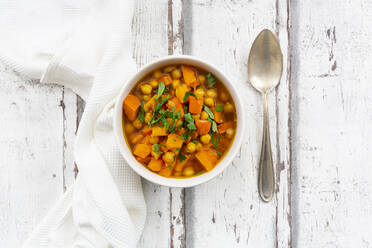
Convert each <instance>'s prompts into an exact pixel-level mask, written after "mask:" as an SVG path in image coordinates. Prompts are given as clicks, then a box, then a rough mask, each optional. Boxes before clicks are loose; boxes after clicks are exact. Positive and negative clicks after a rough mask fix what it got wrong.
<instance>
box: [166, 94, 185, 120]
mask: <svg viewBox="0 0 372 248" xmlns="http://www.w3.org/2000/svg"><path fill="white" fill-rule="evenodd" d="M172 107H174V111H175V112H176V113H177V112H178V111H180V112H181V118H182V117H183V115H184V112H183V107H182V103H181V102H180V100H178V98H177V97H173V98H171V99H169V100H168V109H169V110H171V111H172Z"/></svg>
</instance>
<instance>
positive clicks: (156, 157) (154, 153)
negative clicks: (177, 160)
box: [151, 150, 161, 159]
mask: <svg viewBox="0 0 372 248" xmlns="http://www.w3.org/2000/svg"><path fill="white" fill-rule="evenodd" d="M151 155H152V156H153V157H154V158H155V159H159V158H160V155H161V154H159V153H157V152H154V150H153V151H152V152H151Z"/></svg>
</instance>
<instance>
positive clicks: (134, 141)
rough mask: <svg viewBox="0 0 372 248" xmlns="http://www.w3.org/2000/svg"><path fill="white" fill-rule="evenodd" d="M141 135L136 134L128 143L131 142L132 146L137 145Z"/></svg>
mask: <svg viewBox="0 0 372 248" xmlns="http://www.w3.org/2000/svg"><path fill="white" fill-rule="evenodd" d="M143 137H144V136H143V135H142V134H140V133H138V134H136V135H135V136H134V137H133V138H132V139H131V140H130V142H132V144H137V143H138V142H140V141H141V140H142V139H143Z"/></svg>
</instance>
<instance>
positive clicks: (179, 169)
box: [174, 156, 189, 172]
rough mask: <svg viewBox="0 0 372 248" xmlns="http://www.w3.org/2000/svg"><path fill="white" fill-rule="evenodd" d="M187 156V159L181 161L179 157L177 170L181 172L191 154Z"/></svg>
mask: <svg viewBox="0 0 372 248" xmlns="http://www.w3.org/2000/svg"><path fill="white" fill-rule="evenodd" d="M185 157H186V159H185V160H182V162H180V160H179V159H177V162H176V165H175V166H174V170H175V171H177V172H181V171H182V170H183V167H185V164H186V163H187V161H188V160H189V156H185Z"/></svg>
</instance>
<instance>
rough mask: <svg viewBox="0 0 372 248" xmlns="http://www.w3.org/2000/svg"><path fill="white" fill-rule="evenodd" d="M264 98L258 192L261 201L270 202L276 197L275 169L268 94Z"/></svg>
mask: <svg viewBox="0 0 372 248" xmlns="http://www.w3.org/2000/svg"><path fill="white" fill-rule="evenodd" d="M262 96H263V134H262V146H261V156H260V164H259V172H258V192H259V194H260V196H261V199H262V200H263V201H265V202H269V201H270V200H271V199H272V198H273V195H274V167H273V158H272V152H271V143H270V128H269V111H268V106H267V94H266V93H264V94H262Z"/></svg>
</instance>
